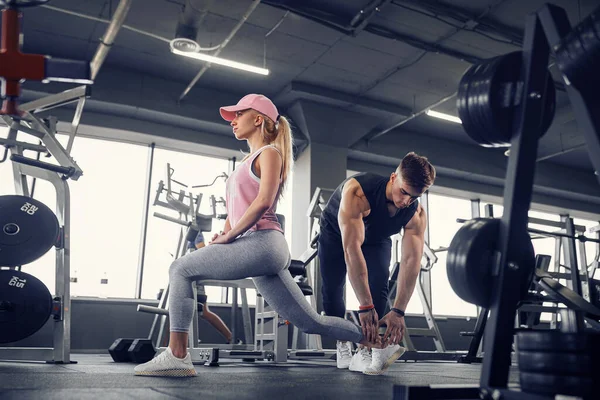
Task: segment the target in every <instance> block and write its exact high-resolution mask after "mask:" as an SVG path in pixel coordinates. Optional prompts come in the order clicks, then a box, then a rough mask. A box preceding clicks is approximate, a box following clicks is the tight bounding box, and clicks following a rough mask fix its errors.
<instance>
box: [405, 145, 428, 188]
mask: <svg viewBox="0 0 600 400" xmlns="http://www.w3.org/2000/svg"><path fill="white" fill-rule="evenodd" d="M396 173H399V174H400V176H401V177H402V180H403V181H404V182H406V184H407V185H409V186H411V187H414V188H416V189H420V190H423V189H426V188H428V187H430V186H431V185H433V182H434V181H435V168H434V167H433V165H431V163H430V162H429V160H428V159H427V157H423V156H420V155H418V154H416V153H414V152H412V151H411V152H410V153H408V154H407V155H406V156H404V158H403V159H402V161H401V162H400V165H398V169H397V170H396Z"/></svg>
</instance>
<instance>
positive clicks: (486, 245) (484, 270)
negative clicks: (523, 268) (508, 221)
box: [446, 218, 498, 307]
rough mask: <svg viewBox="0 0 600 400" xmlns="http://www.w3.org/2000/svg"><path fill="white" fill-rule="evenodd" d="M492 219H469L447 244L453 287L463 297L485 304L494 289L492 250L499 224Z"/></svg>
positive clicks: (449, 275)
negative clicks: (448, 244)
mask: <svg viewBox="0 0 600 400" xmlns="http://www.w3.org/2000/svg"><path fill="white" fill-rule="evenodd" d="M495 221H496V220H493V219H483V218H477V219H472V220H470V221H467V222H465V223H464V224H463V226H462V227H461V228H460V229H459V230H458V232H456V235H454V238H452V242H451V243H450V246H449V247H448V256H447V258H446V271H447V274H448V280H449V282H450V286H452V289H453V290H454V292H455V293H456V294H457V295H458V297H460V298H461V299H463V300H465V301H467V302H469V303H473V304H478V305H481V306H483V307H485V305H487V304H489V295H490V293H491V291H492V285H493V281H492V279H491V276H492V267H493V265H492V262H493V261H492V260H493V257H492V256H493V251H494V250H495V247H496V240H497V237H498V224H497V223H496V222H495Z"/></svg>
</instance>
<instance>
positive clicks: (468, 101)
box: [457, 51, 556, 147]
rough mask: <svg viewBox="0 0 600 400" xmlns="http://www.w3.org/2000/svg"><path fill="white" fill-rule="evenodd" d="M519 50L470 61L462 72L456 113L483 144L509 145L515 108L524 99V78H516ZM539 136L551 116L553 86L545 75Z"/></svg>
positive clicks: (472, 135)
mask: <svg viewBox="0 0 600 400" xmlns="http://www.w3.org/2000/svg"><path fill="white" fill-rule="evenodd" d="M521 61H522V54H521V52H520V51H516V52H513V53H508V54H505V55H502V56H498V57H494V58H490V59H488V60H485V61H484V62H482V63H481V64H476V65H473V66H472V67H471V68H469V70H468V71H467V72H466V73H465V74H464V75H463V77H462V79H461V81H460V84H459V89H458V94H457V107H458V116H459V118H460V119H461V121H462V123H463V126H464V129H465V132H466V133H467V134H468V135H469V136H470V137H471V138H472V139H473V140H475V141H476V142H477V143H479V144H480V145H481V146H484V147H506V146H510V139H511V137H512V126H513V122H514V115H515V110H516V108H517V107H518V106H519V105H520V104H521V103H522V101H523V82H520V81H519V74H520V73H521ZM541 96H542V97H543V99H544V104H543V120H542V125H543V127H542V130H541V134H540V137H541V136H543V135H544V134H545V133H546V131H547V130H548V128H549V127H550V124H551V123H552V119H553V118H554V111H555V108H556V107H555V104H556V90H555V88H554V81H553V80H552V77H551V76H550V75H548V77H547V83H546V88H545V94H543V95H541Z"/></svg>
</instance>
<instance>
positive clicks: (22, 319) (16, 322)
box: [0, 270, 52, 343]
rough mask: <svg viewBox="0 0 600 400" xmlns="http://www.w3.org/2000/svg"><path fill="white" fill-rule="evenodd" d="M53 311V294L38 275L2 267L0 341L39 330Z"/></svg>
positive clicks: (15, 339)
mask: <svg viewBox="0 0 600 400" xmlns="http://www.w3.org/2000/svg"><path fill="white" fill-rule="evenodd" d="M51 313H52V296H51V295H50V292H49V291H48V288H47V287H46V285H44V284H43V283H42V281H40V280H39V279H37V278H36V277H35V276H32V275H29V274H26V273H25V272H21V271H15V270H0V343H10V342H16V341H17V340H21V339H24V338H26V337H28V336H30V335H32V334H34V333H35V332H37V331H38V330H39V329H40V328H41V327H42V326H44V324H45V323H46V321H48V318H49V317H50V314H51Z"/></svg>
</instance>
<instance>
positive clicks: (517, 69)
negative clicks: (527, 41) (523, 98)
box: [488, 51, 523, 147]
mask: <svg viewBox="0 0 600 400" xmlns="http://www.w3.org/2000/svg"><path fill="white" fill-rule="evenodd" d="M522 58H523V53H522V52H520V51H516V52H512V53H508V54H505V55H504V56H502V57H499V61H498V64H497V65H496V68H495V70H494V71H493V77H492V78H491V83H490V88H489V90H490V95H489V107H488V110H489V115H488V118H489V120H490V121H491V122H492V124H493V126H494V128H495V132H496V133H495V137H496V141H495V144H496V145H497V146H498V147H506V146H509V145H510V142H511V139H512V137H513V134H514V132H513V128H514V125H513V124H514V121H515V117H516V111H517V108H516V107H515V104H516V103H519V102H518V101H515V96H518V95H519V94H518V93H517V86H518V85H519V80H520V77H521V65H522V63H523V62H522ZM508 84H511V91H510V93H509V98H506V99H505V98H504V96H503V94H506V93H505V92H504V90H503V89H504V88H505V85H508ZM503 103H504V104H503Z"/></svg>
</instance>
